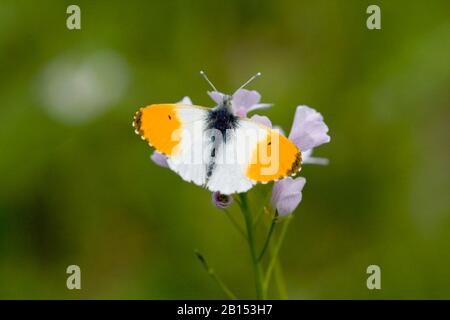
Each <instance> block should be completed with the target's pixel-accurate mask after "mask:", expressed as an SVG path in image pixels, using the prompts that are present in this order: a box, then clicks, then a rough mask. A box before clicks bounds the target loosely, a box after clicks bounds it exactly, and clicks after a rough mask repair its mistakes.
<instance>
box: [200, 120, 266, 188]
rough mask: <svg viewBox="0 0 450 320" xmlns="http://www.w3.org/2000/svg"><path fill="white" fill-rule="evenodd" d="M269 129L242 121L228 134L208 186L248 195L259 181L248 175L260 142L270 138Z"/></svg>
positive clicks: (219, 149) (251, 122)
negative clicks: (267, 137) (247, 172)
mask: <svg viewBox="0 0 450 320" xmlns="http://www.w3.org/2000/svg"><path fill="white" fill-rule="evenodd" d="M267 129H268V128H266V127H265V126H263V125H261V124H259V123H256V122H253V121H251V120H248V119H242V118H241V119H239V122H238V127H237V128H236V129H230V130H229V131H228V134H227V137H226V142H225V143H222V144H221V145H220V147H219V148H218V150H216V157H215V158H216V161H215V166H214V169H213V171H212V175H211V176H210V177H209V179H208V181H207V185H206V187H207V188H208V189H209V190H210V191H213V192H215V191H219V192H220V193H222V194H233V193H240V192H246V191H248V190H249V189H251V188H252V187H253V186H254V185H255V184H256V182H255V181H252V180H250V179H249V178H247V176H246V175H245V172H246V170H247V167H248V164H249V162H250V160H251V156H252V154H253V152H254V150H255V148H256V145H257V143H258V141H260V140H261V139H264V138H265V137H266V136H267Z"/></svg>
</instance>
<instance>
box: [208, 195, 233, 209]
mask: <svg viewBox="0 0 450 320" xmlns="http://www.w3.org/2000/svg"><path fill="white" fill-rule="evenodd" d="M211 201H212V203H213V205H215V206H216V207H217V208H219V209H226V208H228V207H229V206H230V205H231V203H232V202H233V197H232V196H229V195H226V194H221V193H220V192H218V191H216V192H213V193H212V194H211Z"/></svg>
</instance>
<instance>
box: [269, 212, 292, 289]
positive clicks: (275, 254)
mask: <svg viewBox="0 0 450 320" xmlns="http://www.w3.org/2000/svg"><path fill="white" fill-rule="evenodd" d="M291 219H292V215H289V216H288V217H286V218H285V219H284V220H285V221H284V223H283V227H282V228H281V234H280V238H279V239H278V242H277V243H276V245H275V248H274V250H273V255H272V257H271V259H270V262H269V266H268V267H267V273H266V277H265V278H264V290H267V288H268V286H269V283H270V278H271V276H272V271H273V269H274V267H275V264H276V263H277V260H278V253H279V252H280V248H281V245H282V244H283V240H284V237H285V236H286V230H287V227H288V226H289V222H290V221H291Z"/></svg>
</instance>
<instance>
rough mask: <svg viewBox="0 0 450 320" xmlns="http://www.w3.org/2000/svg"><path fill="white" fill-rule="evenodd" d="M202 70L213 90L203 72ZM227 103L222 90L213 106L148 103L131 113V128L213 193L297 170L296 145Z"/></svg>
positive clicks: (239, 188)
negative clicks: (221, 97)
mask: <svg viewBox="0 0 450 320" xmlns="http://www.w3.org/2000/svg"><path fill="white" fill-rule="evenodd" d="M201 74H202V76H203V77H204V78H205V80H206V81H207V82H208V83H209V84H210V86H211V87H212V88H213V90H214V91H215V92H218V91H217V89H216V88H215V87H214V85H213V84H212V83H211V81H209V79H208V77H207V76H206V74H205V73H204V72H203V71H202V72H201ZM259 75H260V73H258V74H256V75H254V76H253V77H251V78H250V79H249V80H248V81H247V82H245V83H244V84H243V85H242V86H241V87H240V88H239V89H242V88H243V87H244V86H246V85H247V84H248V83H250V82H251V81H252V80H253V79H255V78H256V77H257V76H259ZM239 89H238V90H239ZM232 104H233V101H232V96H229V95H223V99H222V101H221V102H220V103H218V104H217V105H216V106H215V107H213V108H206V107H201V106H195V105H187V104H180V103H175V104H173V103H165V104H152V105H149V106H146V107H142V108H140V109H139V110H138V111H137V112H136V113H135V115H134V119H133V127H134V129H135V132H136V134H138V135H140V136H141V138H142V139H143V140H145V141H147V142H148V144H149V145H150V146H152V147H154V148H155V149H156V150H157V151H158V152H160V153H162V154H164V155H166V156H167V157H168V165H169V167H170V168H171V169H172V170H173V171H175V172H176V173H177V174H178V175H180V176H181V178H182V179H183V180H185V181H188V182H193V183H194V184H196V185H199V186H203V187H205V188H206V189H208V190H210V191H212V192H216V191H218V192H220V193H221V194H233V193H241V192H246V191H248V190H249V189H251V188H252V187H253V186H254V185H255V184H257V183H259V182H260V183H268V182H271V181H277V180H279V179H282V178H285V177H287V176H294V175H295V174H296V173H297V172H299V171H300V168H301V152H300V150H299V149H298V147H297V146H296V145H295V144H294V143H293V142H292V141H291V140H289V139H288V138H286V137H285V136H284V135H283V134H281V133H280V132H279V131H277V130H275V129H272V128H269V127H267V126H265V125H263V124H261V123H259V122H256V121H252V120H251V119H249V118H246V117H238V116H236V115H235V114H233V112H232Z"/></svg>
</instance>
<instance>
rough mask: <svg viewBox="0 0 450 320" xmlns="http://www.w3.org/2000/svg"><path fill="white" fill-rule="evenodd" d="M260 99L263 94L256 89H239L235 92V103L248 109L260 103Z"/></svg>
mask: <svg viewBox="0 0 450 320" xmlns="http://www.w3.org/2000/svg"><path fill="white" fill-rule="evenodd" d="M260 100H261V95H260V94H259V92H258V91H256V90H247V89H239V90H238V91H236V92H235V93H234V94H233V103H234V105H235V106H239V107H245V108H247V109H249V108H250V107H251V106H253V105H255V104H257V103H259V101H260Z"/></svg>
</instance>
